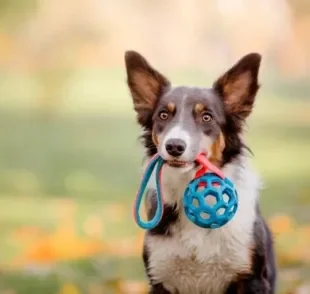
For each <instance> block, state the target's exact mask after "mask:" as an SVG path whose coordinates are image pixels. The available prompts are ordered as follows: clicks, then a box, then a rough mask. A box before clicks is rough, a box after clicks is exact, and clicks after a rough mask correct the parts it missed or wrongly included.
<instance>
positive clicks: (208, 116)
mask: <svg viewBox="0 0 310 294" xmlns="http://www.w3.org/2000/svg"><path fill="white" fill-rule="evenodd" d="M202 120H203V121H204V122H209V121H211V120H212V115H211V114H210V113H207V112H205V113H203V115H202Z"/></svg>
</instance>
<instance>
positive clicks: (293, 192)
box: [0, 73, 310, 294]
mask: <svg viewBox="0 0 310 294" xmlns="http://www.w3.org/2000/svg"><path fill="white" fill-rule="evenodd" d="M115 76H117V77H119V76H118V73H115ZM87 77H88V78H89V76H87ZM112 77H113V75H112ZM80 78H81V79H86V78H85V76H82V77H80ZM98 79H99V78H98V75H97V83H98V81H99V80H98ZM183 79H185V78H184V77H182V76H180V80H181V81H182V80H183ZM197 80H199V81H200V82H201V83H202V79H201V78H197ZM70 83H71V84H74V85H79V86H78V87H76V88H75V89H74V90H72V89H71V90H70V91H69V94H70V95H68V96H69V98H68V99H69V100H68V101H71V102H72V96H74V95H76V94H78V93H80V91H79V90H78V89H79V87H81V88H83V87H84V86H85V84H84V86H83V85H82V84H79V80H78V77H73V78H72V79H70V80H69V85H70ZM84 83H86V86H87V85H88V86H87V87H90V86H89V84H87V81H84ZM88 83H89V80H88ZM110 83H111V84H113V85H115V86H116V87H117V86H120V84H119V83H118V82H116V79H115V78H112V80H111V81H110ZM95 84H96V83H95ZM97 86H98V85H97ZM68 87H69V86H68ZM87 87H86V88H87ZM8 88H9V87H8ZM10 91H13V90H12V89H11V90H10ZM19 91H20V90H19ZM108 93H109V95H110V94H111V95H112V94H113V95H115V97H123V96H125V95H126V96H125V97H126V99H129V98H128V95H127V94H126V93H125V90H124V88H122V86H120V90H119V92H118V93H116V94H115V93H112V92H111V88H109V89H106V90H103V91H102V92H100V95H102V94H104V95H107V94H108ZM28 94H29V93H28ZM28 94H27V97H28V98H29V95H28ZM98 95H99V94H98ZM70 97H71V98H70ZM93 99H94V100H93V101H96V102H94V104H92V106H94V105H95V104H96V103H97V102H98V100H97V98H96V97H93ZM81 101H83V99H82V98H81V97H80V98H77V103H76V105H73V106H72V108H73V110H72V111H71V110H70V109H69V108H70V107H71V106H70V103H71V102H70V103H69V104H68V103H67V104H66V103H65V109H66V111H64V112H60V113H56V114H55V116H48V117H45V116H40V115H38V113H37V112H31V111H30V110H27V111H26V110H23V111H20V112H19V111H17V110H15V111H3V112H2V113H1V115H0V137H1V144H0V195H1V197H0V270H1V269H2V270H3V272H4V274H3V275H2V276H0V293H1V294H2V293H8V292H1V291H4V289H6V291H7V290H8V289H14V291H15V292H12V293H16V294H33V293H38V294H40V293H44V294H49V293H50V294H56V293H58V291H59V288H60V287H61V285H63V284H64V283H70V282H72V283H74V284H76V285H77V286H78V287H79V289H80V290H81V292H82V293H87V289H86V288H87V287H90V285H91V284H92V283H95V282H96V281H97V282H98V281H99V283H100V281H108V280H110V279H116V280H117V279H125V280H131V279H134V280H144V274H143V269H142V261H141V259H140V258H139V256H133V257H130V256H127V257H126V256H123V257H121V256H112V255H110V254H108V253H106V254H105V253H103V254H102V255H101V256H95V258H94V259H92V258H88V259H80V260H77V261H74V262H61V263H58V264H57V265H56V267H52V268H49V269H48V271H44V268H41V267H37V266H36V265H32V264H25V265H24V267H19V268H18V269H15V270H14V271H9V270H8V269H9V268H10V266H11V264H12V261H13V260H14V259H16V257H17V256H19V255H20V254H21V253H22V252H23V250H24V249H25V248H26V245H27V244H26V242H24V240H23V241H22V242H21V240H20V239H18V238H17V239H16V237H15V235H14V232H16V231H18V230H19V229H20V228H25V227H26V228H27V227H33V226H34V227H38V228H41V229H42V230H44V231H46V232H53V231H54V230H55V229H56V228H57V226H59V225H60V226H61V224H62V219H61V218H59V210H61V207H62V205H63V202H64V200H70V201H71V202H72V203H74V207H75V208H76V214H75V216H74V222H75V225H76V227H77V234H78V235H79V236H85V235H86V232H85V229H84V226H85V222H86V221H87V219H88V218H89V217H90V216H94V215H95V216H96V217H97V218H98V219H99V220H100V223H101V224H102V226H103V228H102V232H101V234H100V238H101V239H102V240H103V241H105V240H115V241H116V242H117V241H118V240H119V242H125V243H126V242H127V240H130V238H132V237H133V236H136V235H137V234H138V232H139V230H138V229H137V228H136V226H135V224H134V223H133V220H132V217H131V205H132V201H133V195H134V193H135V190H136V188H137V185H138V181H139V165H140V162H141V159H142V157H141V146H140V144H139V142H138V139H137V137H138V134H139V127H138V126H137V125H136V124H135V121H134V115H133V113H131V112H128V108H130V109H131V105H130V103H129V102H128V101H127V102H125V105H126V107H127V111H123V110H122V111H120V112H117V109H118V105H119V104H120V101H121V100H120V99H118V100H117V101H118V102H114V104H113V103H112V104H110V105H108V106H103V104H104V101H103V102H101V106H100V107H99V106H98V108H100V109H104V107H107V108H109V109H111V110H113V111H112V112H111V114H110V115H109V114H107V112H106V111H105V110H104V111H103V112H99V111H98V112H99V113H97V112H92V110H91V111H89V112H87V111H85V113H84V114H83V115H82V114H81V113H75V111H74V109H80V108H81V107H82V106H83V103H81ZM129 101H130V100H129ZM84 103H85V102H84ZM73 104H74V103H73ZM90 104H91V102H90ZM66 107H67V108H66ZM75 107H76V108H75ZM126 107H125V106H123V108H126ZM123 108H122V109H123ZM68 109H69V110H68ZM89 109H94V107H90V108H89ZM309 110H310V105H309V102H307V101H305V100H298V99H294V100H289V99H287V98H285V97H284V98H281V99H279V98H277V97H275V95H274V94H273V93H272V92H268V91H262V94H260V96H259V100H258V104H257V107H256V110H255V112H254V114H253V116H252V117H251V119H250V121H249V128H248V129H249V130H248V132H247V134H246V138H247V142H248V144H249V146H251V148H252V150H253V151H254V154H255V156H254V158H253V164H254V166H255V167H256V169H257V170H258V171H259V172H260V174H261V175H262V178H263V180H264V183H265V188H264V190H263V191H262V195H261V203H262V210H263V214H264V215H265V216H266V217H271V216H273V215H275V214H277V213H285V214H287V215H289V216H291V217H292V218H293V219H296V220H297V221H298V222H300V223H310V215H309V209H310V182H309V176H308V175H309V174H310V160H309V155H308V154H309V151H308V150H309V146H310V136H309V134H310V117H309V115H308V113H309ZM113 204H120V205H121V206H122V207H123V210H121V211H119V210H117V209H116V210H115V212H114V214H115V215H114V216H119V217H115V218H113V217H111V211H110V210H111V207H112V206H111V205H113ZM112 216H113V211H112ZM128 242H129V241H128ZM132 268H134V269H135V270H132ZM292 269H293V270H297V271H298V273H299V275H300V277H301V276H302V275H305V276H306V275H307V274H308V273H309V271H310V267H309V266H301V265H297V266H296V265H294V266H292ZM285 270H287V269H283V270H282V272H283V273H284V272H285ZM282 272H281V275H280V279H281V282H282V283H283V282H284V281H285V276H284V275H283V276H282ZM1 287H2V288H1ZM105 290H106V292H104V293H109V292H108V290H107V288H105ZM112 292H113V290H111V293H112ZM10 293H11V292H10ZM73 293H74V292H73ZM94 293H95V292H94ZM113 293H114V292H113ZM115 293H116V292H115ZM69 294H71V293H69ZM126 294H127V293H126Z"/></svg>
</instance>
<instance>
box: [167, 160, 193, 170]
mask: <svg viewBox="0 0 310 294" xmlns="http://www.w3.org/2000/svg"><path fill="white" fill-rule="evenodd" d="M166 164H167V165H169V166H170V167H174V168H184V167H189V166H191V165H192V164H194V165H195V166H196V165H197V163H196V162H195V161H193V162H189V161H181V160H167V161H166Z"/></svg>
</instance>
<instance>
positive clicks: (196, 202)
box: [134, 154, 238, 229]
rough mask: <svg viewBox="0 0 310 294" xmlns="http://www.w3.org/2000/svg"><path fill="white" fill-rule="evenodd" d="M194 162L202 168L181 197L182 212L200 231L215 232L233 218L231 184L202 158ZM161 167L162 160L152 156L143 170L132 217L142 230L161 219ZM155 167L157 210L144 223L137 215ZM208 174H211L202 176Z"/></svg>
mask: <svg viewBox="0 0 310 294" xmlns="http://www.w3.org/2000/svg"><path fill="white" fill-rule="evenodd" d="M197 162H198V163H199V164H200V165H202V169H201V170H200V171H198V172H197V173H196V176H195V178H194V179H193V180H192V181H191V182H190V183H189V184H188V186H187V188H186V189H185V192H184V196H183V205H184V212H185V214H186V216H187V217H188V219H189V220H190V221H192V222H193V223H194V224H195V225H197V226H199V227H202V228H208V229H217V228H220V227H222V226H224V225H225V224H227V223H228V222H229V221H230V220H231V219H232V218H233V217H234V215H235V213H236V211H237V209H238V194H237V191H236V189H235V187H234V185H233V183H232V182H231V181H230V180H229V179H228V178H226V177H224V175H223V174H222V172H221V171H220V170H218V169H217V168H216V167H215V166H214V165H212V164H211V163H210V162H209V161H208V160H207V159H206V157H205V156H204V155H200V156H199V157H198V158H197ZM164 163H165V162H164V160H163V159H162V158H161V157H160V156H159V155H158V154H155V156H154V157H153V158H152V159H151V160H150V162H149V164H148V166H147V167H146V170H145V173H144V176H143V178H142V181H141V185H140V189H139V190H138V193H137V197H136V201H135V206H134V217H135V220H136V222H137V224H138V225H139V226H140V227H141V228H143V229H153V228H155V227H156V226H157V225H158V224H159V222H160V220H161V218H162V214H163V205H164V203H163V198H162V191H161V168H162V166H163V165H164ZM155 166H157V168H156V174H155V178H156V189H157V193H156V197H157V209H156V212H155V215H154V217H153V219H151V220H149V221H147V222H144V221H143V220H142V219H141V217H140V215H139V209H140V206H141V201H142V197H143V193H144V190H145V188H146V186H147V182H148V181H149V179H150V176H151V174H152V172H153V170H154V169H155ZM208 170H209V171H211V172H206V171H208Z"/></svg>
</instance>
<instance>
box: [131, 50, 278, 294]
mask: <svg viewBox="0 0 310 294" xmlns="http://www.w3.org/2000/svg"><path fill="white" fill-rule="evenodd" d="M260 61H261V56H260V55H259V54H257V53H251V54H248V55H246V56H244V57H243V58H242V59H241V60H239V62H237V63H236V64H235V65H234V66H233V67H232V68H231V69H229V70H228V71H227V72H226V73H225V74H223V75H222V76H221V77H220V78H219V79H217V80H216V82H215V83H214V84H213V86H212V87H211V88H197V87H186V86H178V87H176V86H172V85H171V84H170V82H169V81H168V79H167V78H166V77H164V76H163V75H162V74H161V73H159V72H158V71H156V70H155V69H154V68H153V67H152V66H151V65H150V64H149V63H148V62H147V61H146V60H145V59H144V58H143V57H142V56H141V55H140V54H139V53H137V52H135V51H127V52H126V54H125V63H126V69H127V82H128V86H129V89H130V92H131V95H132V98H133V104H134V109H135V111H136V113H137V120H138V122H139V124H140V125H141V126H142V128H143V134H142V138H143V144H144V146H145V148H146V154H147V156H148V157H150V156H152V155H154V154H155V153H157V152H158V153H159V154H160V155H161V156H162V157H163V158H164V159H165V160H166V164H165V165H164V167H163V172H162V189H163V197H164V203H165V205H164V214H163V218H162V220H161V222H160V223H159V225H158V226H157V227H155V228H154V229H151V230H149V231H147V232H146V235H145V242H144V252H143V260H144V265H145V270H146V273H147V276H148V278H149V283H150V292H149V293H153V294H222V293H225V294H237V293H238V294H245V293H247V294H251V293H257V294H260V293H261V294H263V293H266V294H273V293H275V279H276V269H275V262H274V252H273V245H272V239H271V234H270V231H269V229H268V227H267V225H266V223H265V221H264V220H263V218H262V217H261V214H260V211H259V205H258V196H259V189H260V181H259V178H258V177H257V175H256V174H255V172H254V171H253V170H252V168H251V166H250V163H249V160H248V157H247V156H246V154H247V152H249V149H248V148H247V147H246V145H245V144H244V143H243V138H242V132H243V127H244V124H245V120H246V118H247V117H248V115H249V114H250V113H251V111H252V107H253V104H254V100H255V96H256V92H257V90H258V88H259V85H258V81H257V78H258V71H259V66H260ZM201 152H206V153H207V156H208V157H209V159H210V161H212V162H213V163H214V164H215V165H217V166H218V167H219V168H221V169H222V171H223V172H224V174H225V175H226V176H227V177H229V178H230V179H231V180H232V181H233V182H234V184H235V186H236V188H237V191H238V194H239V208H238V210H237V213H236V215H235V216H234V218H233V219H232V220H231V221H230V222H229V223H228V224H226V225H225V226H223V227H221V228H219V229H214V230H212V229H203V228H200V227H198V226H196V225H194V224H193V223H191V222H190V221H189V220H188V219H187V217H186V216H185V214H184V212H183V209H182V196H183V193H184V190H185V187H186V186H187V184H188V183H189V182H190V181H191V180H192V179H193V176H194V174H195V170H196V169H197V166H196V165H195V163H194V160H195V158H196V157H197V155H198V154H199V153H201ZM155 193H156V191H155V186H154V179H153V180H152V181H151V182H150V184H149V186H148V192H147V200H146V209H147V213H148V217H149V218H151V217H152V216H153V214H154V212H155V210H156V200H155Z"/></svg>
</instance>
